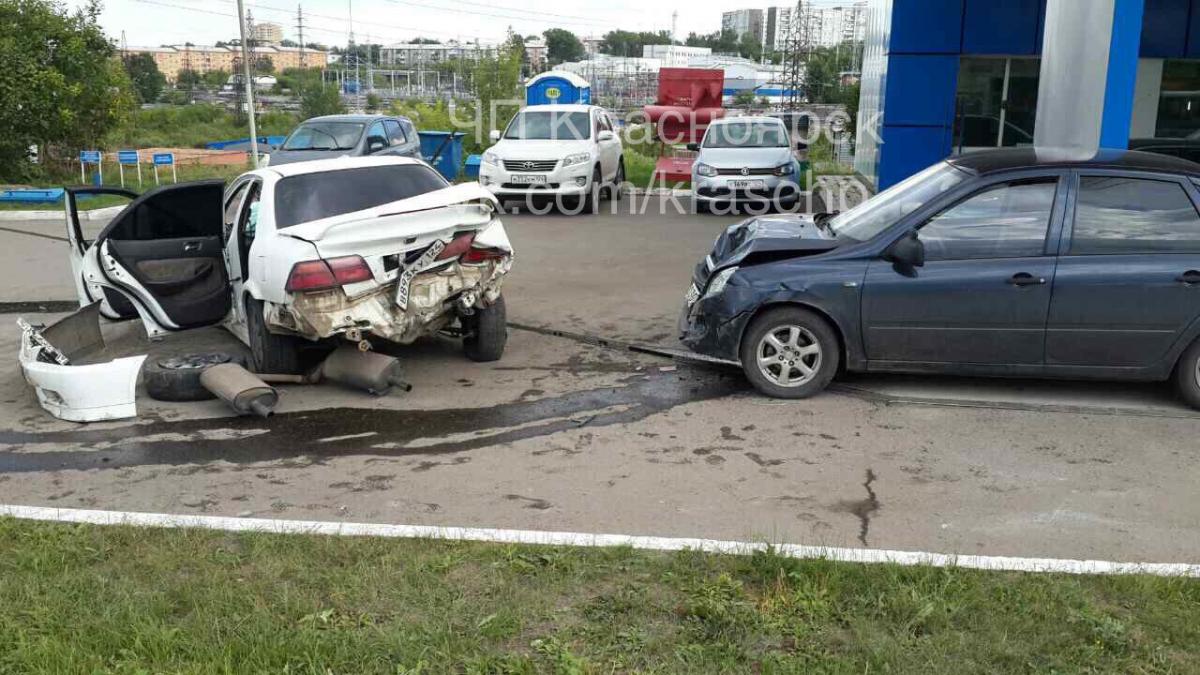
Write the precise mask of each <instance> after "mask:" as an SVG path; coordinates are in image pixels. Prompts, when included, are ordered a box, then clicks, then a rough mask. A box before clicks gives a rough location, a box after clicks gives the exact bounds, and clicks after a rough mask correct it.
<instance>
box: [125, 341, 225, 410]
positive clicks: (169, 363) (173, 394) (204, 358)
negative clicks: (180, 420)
mask: <svg viewBox="0 0 1200 675" xmlns="http://www.w3.org/2000/svg"><path fill="white" fill-rule="evenodd" d="M223 363H236V364H238V365H241V366H245V365H246V357H245V355H243V354H230V353H227V352H208V353H204V354H182V355H175V356H163V357H159V358H154V357H152V358H149V359H146V362H145V363H144V364H143V365H142V383H143V384H144V385H146V394H147V395H149V396H150V398H152V399H154V400H156V401H207V400H208V399H212V398H216V396H215V395H214V394H213V393H212V392H210V391H209V390H207V389H205V388H204V385H203V384H201V383H200V374H201V373H203V372H204V371H205V370H208V368H210V367H211V366H217V365H221V364H223Z"/></svg>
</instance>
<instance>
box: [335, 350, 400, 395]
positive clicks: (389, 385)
mask: <svg viewBox="0 0 1200 675" xmlns="http://www.w3.org/2000/svg"><path fill="white" fill-rule="evenodd" d="M321 375H322V377H324V379H327V380H332V381H334V382H337V383H338V384H341V385H344V386H347V387H353V388H355V389H363V390H365V391H367V392H369V393H371V394H374V395H376V396H386V395H387V394H389V393H390V392H391V391H392V389H399V390H400V391H412V385H411V384H409V383H408V382H406V381H405V380H404V378H403V377H402V372H401V366H400V360H399V359H397V358H394V357H391V356H385V355H383V354H379V353H377V352H364V351H359V350H358V349H355V348H354V347H339V348H338V349H336V350H334V352H333V353H332V354H330V355H329V358H327V359H325V362H324V363H322V364H321Z"/></svg>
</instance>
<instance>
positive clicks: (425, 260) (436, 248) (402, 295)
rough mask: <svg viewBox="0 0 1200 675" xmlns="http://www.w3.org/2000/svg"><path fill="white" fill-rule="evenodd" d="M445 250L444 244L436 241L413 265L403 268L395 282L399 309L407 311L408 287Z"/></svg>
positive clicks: (439, 240)
mask: <svg viewBox="0 0 1200 675" xmlns="http://www.w3.org/2000/svg"><path fill="white" fill-rule="evenodd" d="M445 248H446V244H445V243H444V242H443V241H442V240H441V239H438V240H437V241H435V242H433V243H432V244H430V245H429V248H428V249H426V251H425V252H424V253H422V254H421V257H420V258H417V259H416V260H414V261H413V263H412V264H411V265H409V266H407V267H405V268H404V271H403V272H401V273H400V278H399V279H397V280H396V304H397V305H399V306H400V309H405V310H406V309H408V292H409V286H412V280H413V277H415V276H417V275H418V274H420V273H421V270H423V269H425V268H426V267H429V265H430V264H432V263H433V261H434V260H435V259H436V258H437V257H438V254H439V253H441V252H442V250H443V249H445Z"/></svg>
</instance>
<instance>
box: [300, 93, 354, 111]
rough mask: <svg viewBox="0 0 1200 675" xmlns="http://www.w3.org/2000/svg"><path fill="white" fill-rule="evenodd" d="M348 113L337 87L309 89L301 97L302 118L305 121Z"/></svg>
mask: <svg viewBox="0 0 1200 675" xmlns="http://www.w3.org/2000/svg"><path fill="white" fill-rule="evenodd" d="M344 112H346V106H345V104H344V103H342V95H341V93H340V92H338V90H337V87H308V88H306V89H305V91H304V94H303V95H301V97H300V116H301V117H303V118H304V119H309V118H310V117H320V116H322V115H340V114H342V113H344Z"/></svg>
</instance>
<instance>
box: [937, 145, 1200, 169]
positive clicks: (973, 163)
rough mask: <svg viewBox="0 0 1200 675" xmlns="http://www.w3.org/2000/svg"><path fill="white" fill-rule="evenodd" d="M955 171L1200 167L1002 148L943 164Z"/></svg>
mask: <svg viewBox="0 0 1200 675" xmlns="http://www.w3.org/2000/svg"><path fill="white" fill-rule="evenodd" d="M946 161H948V162H950V164H952V165H953V166H955V167H958V168H960V169H963V170H965V171H970V172H971V173H975V174H979V175H983V174H989V173H996V172H998V171H1011V170H1013V169H1033V168H1039V167H1057V168H1091V169H1124V170H1127V171H1152V172H1158V173H1174V174H1188V175H1193V176H1200V164H1196V163H1195V162H1189V161H1187V160H1185V159H1179V158H1178V157H1170V156H1167V155H1159V154H1155V153H1152V152H1138V151H1135V150H1110V149H1101V150H1100V151H1099V152H1097V153H1096V154H1095V155H1092V156H1091V157H1083V156H1080V155H1079V154H1078V153H1072V152H1070V151H1068V150H1063V149H1060V148H1005V149H1003V150H984V151H980V152H971V153H967V154H965V155H959V156H957V157H951V158H950V159H948V160H946Z"/></svg>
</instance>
